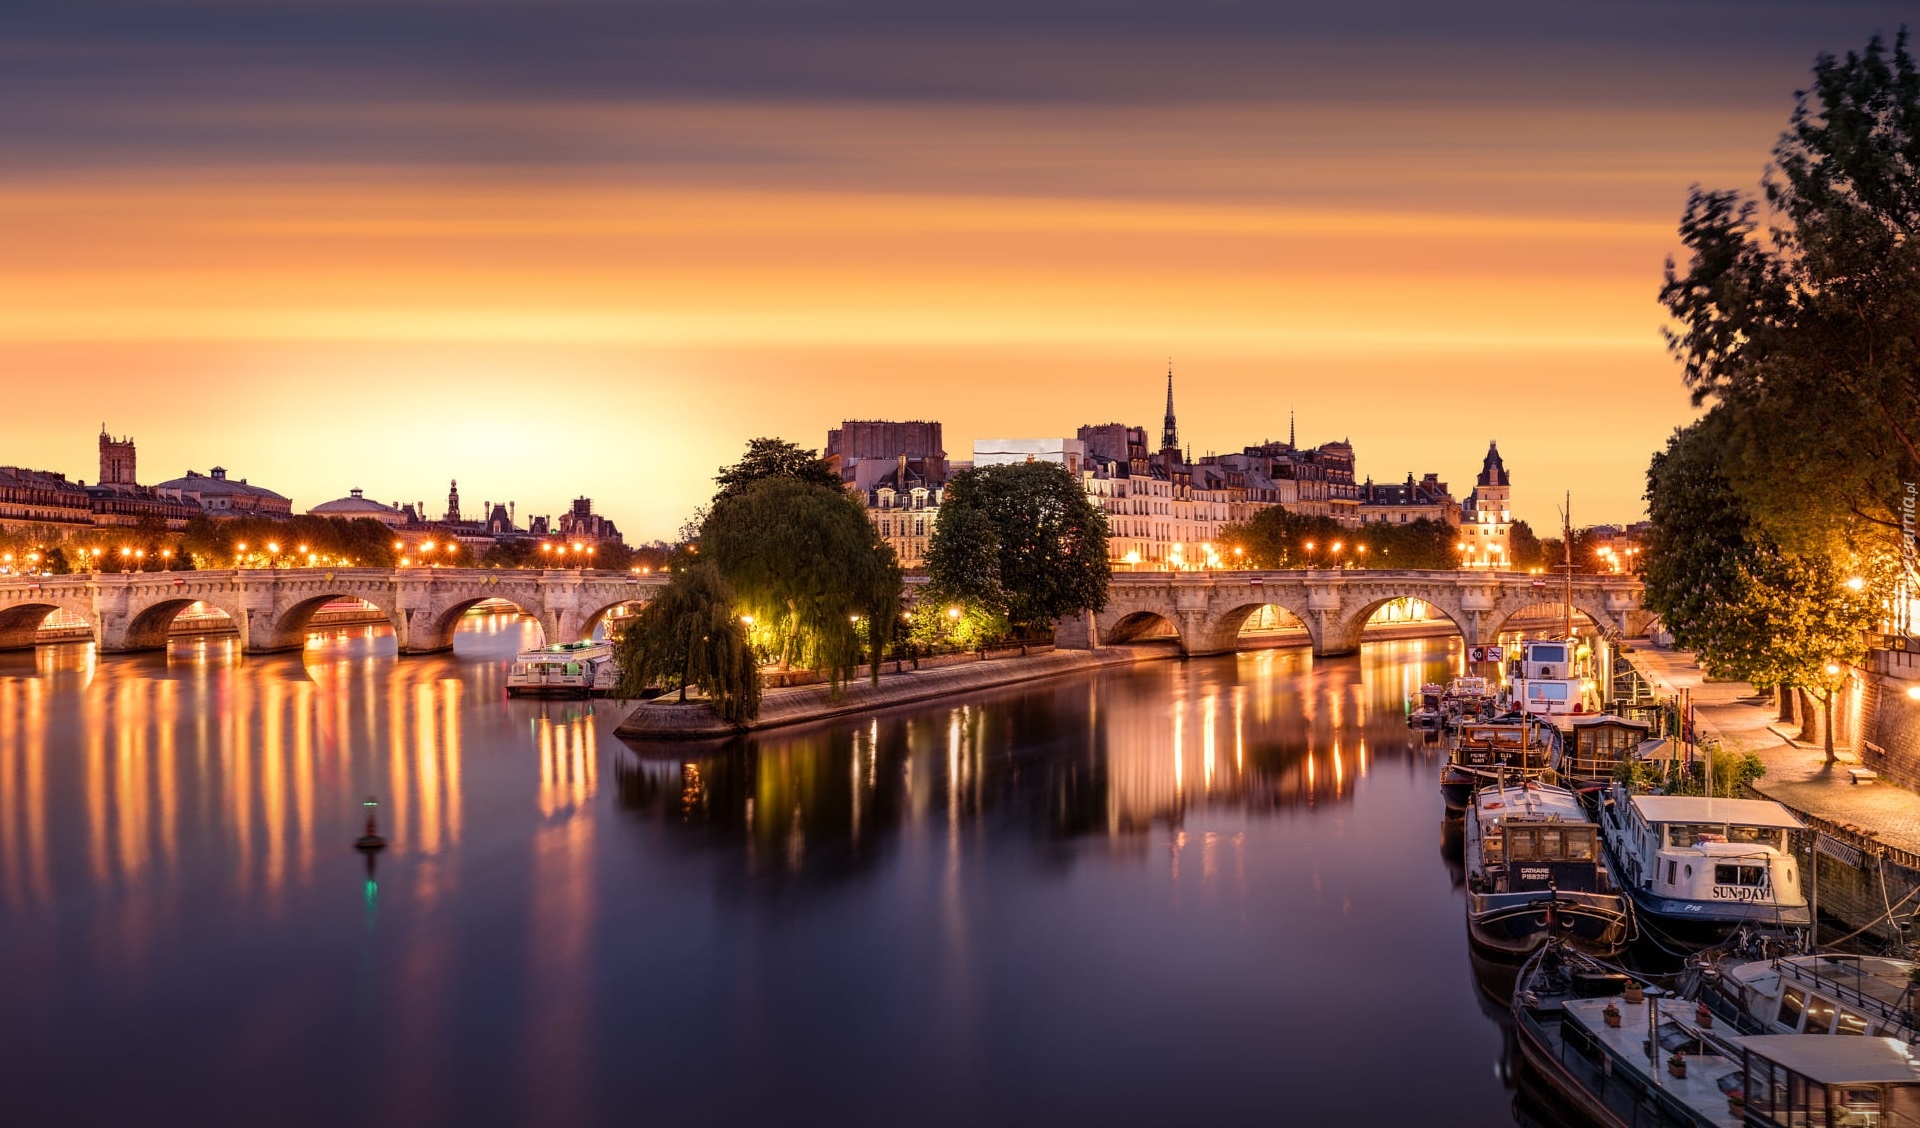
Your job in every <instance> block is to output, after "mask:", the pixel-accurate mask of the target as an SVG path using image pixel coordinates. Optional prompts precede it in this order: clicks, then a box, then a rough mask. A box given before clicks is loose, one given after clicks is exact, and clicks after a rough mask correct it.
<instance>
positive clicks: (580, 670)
mask: <svg viewBox="0 0 1920 1128" xmlns="http://www.w3.org/2000/svg"><path fill="white" fill-rule="evenodd" d="M618 681H619V671H618V669H617V668H616V667H615V666H614V662H613V644H612V643H610V642H608V641H606V640H605V639H595V640H589V641H586V642H563V643H560V644H558V645H555V646H542V647H539V648H537V649H534V650H526V651H522V652H521V653H519V654H517V655H515V656H514V659H513V665H512V667H511V668H510V669H509V670H508V671H507V693H508V694H509V695H511V696H515V697H518V696H521V695H535V696H540V695H544V696H554V697H586V696H589V695H591V694H595V693H599V694H606V693H610V692H612V690H613V688H614V685H615V684H616V683H617V682H618Z"/></svg>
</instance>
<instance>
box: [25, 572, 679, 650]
mask: <svg viewBox="0 0 1920 1128" xmlns="http://www.w3.org/2000/svg"><path fill="white" fill-rule="evenodd" d="M666 581H667V577H665V576H636V575H633V574H631V573H628V572H600V571H587V570H584V569H581V570H564V571H562V570H552V571H533V570H522V569H505V568H285V569H246V570H231V571H216V572H128V573H89V574H85V575H76V576H0V650H10V649H22V648H26V647H31V646H32V645H33V641H34V633H35V632H36V631H37V630H39V628H40V624H41V623H42V622H43V621H44V620H45V619H46V617H47V616H48V615H50V614H52V613H53V612H54V611H56V610H58V611H65V612H68V613H69V614H72V615H76V616H78V617H80V618H82V619H84V620H86V622H87V623H88V625H89V626H91V627H92V628H93V640H94V642H95V643H96V644H97V645H98V647H99V649H100V652H101V653H103V654H113V653H120V652H124V651H130V650H157V649H160V648H163V647H165V646H166V644H167V628H168V627H169V626H170V625H171V624H172V623H173V619H174V616H176V615H178V614H180V612H182V611H184V610H186V609H187V608H188V607H189V606H190V605H192V604H194V603H196V602H197V603H204V604H206V605H207V606H209V607H214V608H218V609H219V610H221V611H223V612H225V613H226V615H227V617H228V618H230V619H232V620H233V625H234V627H235V629H237V630H238V631H239V632H240V644H241V647H242V649H243V650H245V651H246V652H247V653H249V654H268V653H272V652H274V651H280V650H298V649H300V648H301V647H302V646H304V645H305V644H306V634H307V623H308V621H309V620H311V619H312V618H313V615H314V612H316V611H318V610H319V609H320V608H321V606H322V605H324V604H326V603H327V602H328V601H330V600H335V599H343V598H351V599H359V600H363V601H365V602H367V603H370V604H372V605H373V606H375V607H377V608H379V609H380V611H381V612H382V613H384V614H385V615H386V617H387V619H388V621H390V622H391V623H392V624H393V633H394V637H395V638H396V639H398V640H399V642H400V653H402V654H430V653H433V652H434V651H438V650H446V649H448V648H450V647H451V646H452V645H453V632H454V629H455V628H456V627H458V626H459V624H460V617H461V616H462V615H464V614H466V612H467V611H468V609H469V608H471V607H473V606H474V605H475V604H477V603H479V602H480V601H482V600H486V599H504V600H506V601H508V602H509V603H512V604H514V605H515V606H517V607H519V608H520V609H521V610H522V611H525V612H526V613H527V614H529V615H531V616H533V617H534V618H535V619H537V620H538V621H539V623H540V630H541V632H542V634H543V635H544V636H545V638H546V640H547V641H548V642H566V641H572V640H575V639H583V638H587V637H590V636H591V634H592V632H593V628H594V625H595V624H596V623H598V622H599V621H600V619H601V618H602V617H604V616H605V615H606V613H607V612H608V611H611V610H612V609H613V608H615V607H618V606H620V605H621V604H623V603H634V602H644V601H646V600H648V599H651V598H652V597H653V593H654V591H655V590H656V589H658V588H660V587H662V586H664V585H665V583H666Z"/></svg>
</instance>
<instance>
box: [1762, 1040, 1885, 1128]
mask: <svg viewBox="0 0 1920 1128" xmlns="http://www.w3.org/2000/svg"><path fill="white" fill-rule="evenodd" d="M1737 1043H1738V1045H1739V1047H1740V1048H1741V1050H1742V1051H1744V1056H1745V1059H1746V1063H1745V1070H1744V1074H1745V1075H1744V1077H1743V1078H1742V1082H1743V1084H1742V1092H1743V1095H1744V1096H1745V1098H1746V1115H1747V1123H1748V1124H1749V1125H1762V1126H1766V1128H1812V1126H1815V1125H1818V1126H1819V1128H1893V1126H1895V1125H1905V1124H1920V1061H1916V1060H1915V1059H1914V1056H1913V1048H1912V1047H1911V1046H1909V1045H1907V1044H1906V1043H1905V1042H1901V1041H1898V1040H1896V1039H1893V1038H1808V1037H1805V1036H1804V1035H1800V1034H1760V1035H1754V1036H1752V1037H1747V1038H1740V1039H1737Z"/></svg>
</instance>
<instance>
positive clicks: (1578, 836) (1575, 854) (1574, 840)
mask: <svg viewBox="0 0 1920 1128" xmlns="http://www.w3.org/2000/svg"><path fill="white" fill-rule="evenodd" d="M1566 844H1567V847H1566V857H1567V858H1569V859H1571V860H1572V861H1576V862H1591V861H1592V860H1593V831H1591V830H1568V831H1567V832H1566Z"/></svg>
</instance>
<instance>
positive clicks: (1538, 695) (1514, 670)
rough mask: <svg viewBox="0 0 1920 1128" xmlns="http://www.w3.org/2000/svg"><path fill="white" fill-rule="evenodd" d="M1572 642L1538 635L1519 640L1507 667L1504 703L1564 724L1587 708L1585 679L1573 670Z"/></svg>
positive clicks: (1549, 721) (1509, 706)
mask: <svg viewBox="0 0 1920 1128" xmlns="http://www.w3.org/2000/svg"><path fill="white" fill-rule="evenodd" d="M1573 659H1574V644H1573V643H1572V642H1571V641H1568V640H1566V639H1537V640H1534V641H1531V642H1523V643H1521V644H1520V657H1519V658H1517V659H1515V660H1514V661H1513V663H1512V665H1511V666H1510V667H1509V671H1510V677H1509V682H1508V685H1507V707H1508V708H1510V709H1513V710H1515V711H1517V712H1521V713H1525V714H1526V715H1527V716H1530V717H1538V718H1540V719H1541V720H1544V721H1547V722H1548V723H1550V724H1553V725H1556V726H1558V727H1560V728H1565V727H1566V725H1567V723H1568V722H1570V721H1571V720H1572V719H1573V718H1574V717H1577V716H1581V715H1583V714H1585V713H1587V712H1588V709H1587V693H1586V684H1587V683H1586V679H1585V678H1582V677H1580V676H1579V675H1578V674H1577V673H1576V672H1575V670H1574V668H1573V667H1574V662H1573Z"/></svg>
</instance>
